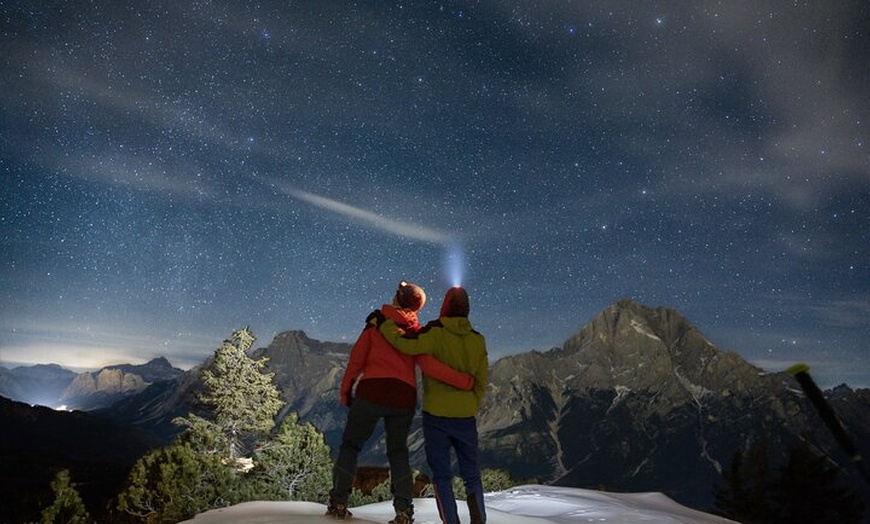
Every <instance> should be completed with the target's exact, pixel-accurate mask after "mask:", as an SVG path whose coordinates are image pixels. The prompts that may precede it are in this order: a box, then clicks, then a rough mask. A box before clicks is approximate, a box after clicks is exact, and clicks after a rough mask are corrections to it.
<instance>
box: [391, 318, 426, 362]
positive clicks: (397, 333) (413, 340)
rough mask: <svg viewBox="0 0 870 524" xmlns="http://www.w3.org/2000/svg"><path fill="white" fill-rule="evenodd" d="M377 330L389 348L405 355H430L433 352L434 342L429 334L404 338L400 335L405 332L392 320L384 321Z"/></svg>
mask: <svg viewBox="0 0 870 524" xmlns="http://www.w3.org/2000/svg"><path fill="white" fill-rule="evenodd" d="M379 329H380V330H381V334H382V335H384V338H386V339H387V342H389V343H390V345H391V346H393V347H394V348H396V349H398V350H399V351H401V352H402V353H405V354H406V355H431V354H432V353H433V352H434V351H435V340H434V339H433V337H432V336H431V333H419V334H417V335H415V336H413V337H411V336H409V337H404V336H402V335H404V334H405V332H404V331H403V330H402V329H401V328H400V327H399V326H398V325H397V324H396V323H395V322H394V321H392V320H386V321H384V323H383V324H381V326H380V328H379Z"/></svg>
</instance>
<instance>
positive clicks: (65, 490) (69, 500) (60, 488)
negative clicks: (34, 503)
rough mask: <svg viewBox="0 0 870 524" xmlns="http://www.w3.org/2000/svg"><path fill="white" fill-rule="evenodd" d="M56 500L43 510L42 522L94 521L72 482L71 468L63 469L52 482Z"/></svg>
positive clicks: (76, 523) (80, 523)
mask: <svg viewBox="0 0 870 524" xmlns="http://www.w3.org/2000/svg"><path fill="white" fill-rule="evenodd" d="M51 489H52V490H53V491H54V502H52V504H51V505H50V506H48V507H47V508H45V509H43V510H42V520H41V521H40V522H41V524H88V523H90V522H93V521H92V520H91V517H90V515H89V514H88V511H87V510H86V509H85V504H84V502H82V498H81V496H80V495H79V492H78V491H76V489H75V488H74V487H73V486H72V483H71V482H70V475H69V470H68V469H64V470H61V471H59V472H58V473H57V475H55V477H54V480H53V481H52V482H51Z"/></svg>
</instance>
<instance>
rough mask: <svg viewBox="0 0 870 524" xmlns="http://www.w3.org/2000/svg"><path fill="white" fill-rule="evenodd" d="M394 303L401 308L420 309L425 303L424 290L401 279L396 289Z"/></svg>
mask: <svg viewBox="0 0 870 524" xmlns="http://www.w3.org/2000/svg"><path fill="white" fill-rule="evenodd" d="M396 303H397V304H398V305H399V307H401V308H404V309H410V310H411V311H420V310H421V309H423V305H424V304H426V292H425V291H423V288H421V287H420V286H418V285H416V284H411V283H408V282H405V281H404V280H403V281H401V282H399V289H397V290H396Z"/></svg>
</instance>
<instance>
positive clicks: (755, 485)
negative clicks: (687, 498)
mask: <svg viewBox="0 0 870 524" xmlns="http://www.w3.org/2000/svg"><path fill="white" fill-rule="evenodd" d="M827 460H828V459H827V458H826V457H824V456H822V455H818V454H816V453H814V452H813V451H812V450H811V448H810V447H809V445H808V444H807V443H806V441H802V442H801V443H800V444H799V445H798V446H796V447H794V448H792V449H791V450H789V453H788V459H787V461H786V462H785V464H783V465H782V466H780V467H778V468H773V467H772V466H771V457H770V455H769V452H768V447H767V443H766V442H761V443H758V444H755V445H753V446H751V447H750V448H749V449H748V450H747V451H746V453H745V454H744V453H741V452H738V453H736V454H735V456H734V460H733V461H732V463H731V469H730V470H728V471H725V472H723V477H724V479H725V482H726V483H725V485H724V486H717V487H716V489H715V499H716V507H717V508H718V509H719V510H720V512H721V513H722V515H724V516H726V517H728V518H731V519H734V520H737V521H740V522H743V523H744V524H803V523H806V524H810V523H812V524H815V523H819V522H837V523H842V524H849V523H858V522H861V519H862V517H863V514H864V506H863V503H862V502H861V500H860V498H859V497H858V495H857V494H856V493H855V492H854V491H852V490H851V489H849V488H847V487H844V486H841V485H839V484H838V481H839V476H840V470H839V469H837V468H836V467H833V466H829V465H827Z"/></svg>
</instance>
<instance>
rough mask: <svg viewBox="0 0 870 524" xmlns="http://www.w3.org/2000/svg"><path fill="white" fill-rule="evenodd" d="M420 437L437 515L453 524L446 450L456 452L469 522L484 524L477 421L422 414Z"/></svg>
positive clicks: (454, 516) (455, 516) (453, 505)
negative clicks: (469, 517)
mask: <svg viewBox="0 0 870 524" xmlns="http://www.w3.org/2000/svg"><path fill="white" fill-rule="evenodd" d="M423 437H424V438H425V441H426V462H427V463H428V464H429V468H431V469H432V484H434V486H435V500H436V502H437V504H438V514H439V515H440V516H441V522H443V523H444V524H457V523H458V522H459V515H458V513H457V510H456V497H454V495H453V473H452V471H451V468H450V449H451V448H452V449H453V450H454V451H455V452H456V460H457V462H458V463H459V475H460V477H462V481H463V482H464V483H465V495H466V497H467V499H468V501H469V505H468V507H469V511H470V512H472V511H474V512H476V513H477V514H475V515H472V516H471V522H486V509H485V508H484V506H483V483H482V482H481V480H480V467H479V466H478V460H477V456H478V452H477V421H476V420H475V419H474V418H473V417H471V418H447V417H436V416H435V415H430V414H429V413H425V412H424V413H423Z"/></svg>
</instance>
